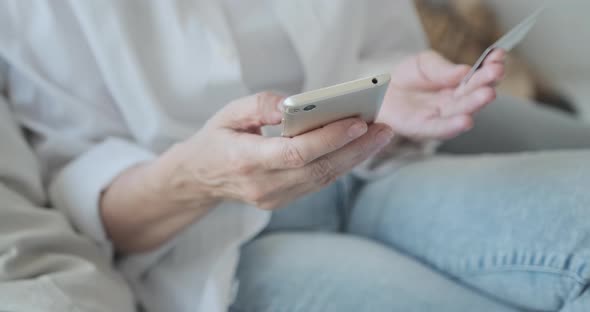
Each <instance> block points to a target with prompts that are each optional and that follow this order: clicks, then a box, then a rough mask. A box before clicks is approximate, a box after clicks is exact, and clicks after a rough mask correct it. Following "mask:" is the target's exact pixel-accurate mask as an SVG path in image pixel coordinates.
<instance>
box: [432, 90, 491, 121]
mask: <svg viewBox="0 0 590 312" xmlns="http://www.w3.org/2000/svg"><path fill="white" fill-rule="evenodd" d="M495 99H496V90H495V89H494V88H492V87H483V88H480V89H479V90H476V91H474V92H472V93H470V94H467V95H465V96H462V97H459V98H457V99H454V98H452V97H451V98H450V100H449V102H447V103H443V104H442V105H440V111H441V115H442V116H443V117H452V116H455V115H472V114H474V113H476V112H478V111H480V110H481V109H483V108H484V107H485V106H486V105H487V104H490V103H491V102H493V101H494V100H495Z"/></svg>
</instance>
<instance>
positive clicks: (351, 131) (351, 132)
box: [348, 122, 367, 138]
mask: <svg viewBox="0 0 590 312" xmlns="http://www.w3.org/2000/svg"><path fill="white" fill-rule="evenodd" d="M365 132H367V124H366V123H364V122H362V123H356V124H354V125H353V126H352V127H350V128H348V136H350V137H351V138H358V137H360V136H361V135H363V134H365Z"/></svg>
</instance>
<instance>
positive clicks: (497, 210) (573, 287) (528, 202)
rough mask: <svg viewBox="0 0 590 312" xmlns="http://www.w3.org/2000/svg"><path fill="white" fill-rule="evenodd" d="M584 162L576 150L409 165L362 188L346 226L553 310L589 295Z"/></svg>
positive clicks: (501, 293) (495, 291)
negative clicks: (587, 289)
mask: <svg viewBox="0 0 590 312" xmlns="http://www.w3.org/2000/svg"><path fill="white" fill-rule="evenodd" d="M589 160H590V151H578V152H551V153H539V154H515V155H507V156H506V155H505V156H499V155H498V156H479V157H477V156H470V157H440V158H435V159H432V160H428V161H424V162H420V163H416V164H414V165H409V166H407V167H405V168H403V169H401V170H399V171H398V172H397V173H396V174H395V175H394V176H391V177H389V178H386V179H383V180H381V181H378V182H375V183H371V184H368V185H366V186H365V187H364V188H363V189H362V190H361V192H360V193H359V195H358V197H357V201H356V204H355V206H354V208H353V210H352V214H351V217H350V226H349V228H348V229H347V231H349V232H350V233H352V234H356V235H361V236H365V237H368V238H371V239H374V240H377V241H380V242H382V243H384V244H386V245H389V246H392V247H393V248H395V249H397V250H400V251H401V252H403V253H405V254H409V255H411V256H413V257H416V258H417V259H419V260H420V261H422V262H424V263H426V264H428V265H430V266H432V267H435V268H436V269H438V270H439V271H441V272H445V273H446V274H449V275H450V276H453V277H455V278H457V279H459V280H460V281H462V282H463V283H466V284H468V285H471V286H473V287H475V288H477V289H479V290H481V291H483V292H485V293H487V294H488V295H490V296H494V297H495V298H498V299H501V300H502V301H504V302H508V303H511V304H514V305H518V306H520V307H523V308H528V309H538V310H543V311H545V310H550V311H555V310H558V309H560V308H562V306H563V304H564V303H565V302H571V303H572V304H573V302H575V301H576V300H577V299H578V298H579V297H580V296H582V297H583V296H586V297H588V296H590V294H589V293H587V291H586V293H584V291H585V290H586V288H587V287H588V285H589V284H590V192H588V188H589V187H590V170H588V169H586V170H584V168H588V167H587V166H583V164H584V163H585V162H588V161H589ZM579 300H583V299H579ZM585 300H588V299H585Z"/></svg>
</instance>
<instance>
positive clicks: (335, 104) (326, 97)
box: [282, 74, 391, 137]
mask: <svg viewBox="0 0 590 312" xmlns="http://www.w3.org/2000/svg"><path fill="white" fill-rule="evenodd" d="M390 79H391V78H390V76H389V74H382V75H377V76H371V77H367V78H363V79H359V80H354V81H350V82H346V83H342V84H338V85H334V86H331V87H327V88H322V89H318V90H314V91H310V92H305V93H301V94H297V95H293V96H290V97H288V98H287V99H285V100H284V101H283V132H282V135H283V136H285V137H294V136H297V135H300V134H303V133H305V132H308V131H311V130H314V129H317V128H320V127H323V126H325V125H327V124H329V123H332V122H334V121H337V120H341V119H345V118H350V117H359V118H361V119H363V120H364V121H365V122H367V123H372V122H374V121H375V118H376V117H377V114H378V113H379V110H380V108H381V103H382V102H383V98H384V97H385V92H386V91H387V87H388V86H389V81H390Z"/></svg>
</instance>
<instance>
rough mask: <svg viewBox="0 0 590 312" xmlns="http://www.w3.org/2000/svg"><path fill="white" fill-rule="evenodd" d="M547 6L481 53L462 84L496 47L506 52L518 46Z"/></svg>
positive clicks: (462, 84)
mask: <svg viewBox="0 0 590 312" xmlns="http://www.w3.org/2000/svg"><path fill="white" fill-rule="evenodd" d="M546 8H547V5H543V6H541V7H540V8H539V9H537V10H536V11H535V12H534V13H533V14H531V15H530V16H529V17H527V18H526V19H525V20H524V21H522V22H521V23H520V24H518V25H516V27H514V28H513V29H512V30H510V31H509V32H508V33H506V34H505V35H504V36H503V37H502V38H500V39H499V40H498V41H496V43H494V44H492V45H491V46H490V47H489V48H487V49H486V50H485V52H484V53H483V54H482V55H481V57H480V58H479V59H478V60H477V62H476V63H475V65H473V67H472V68H471V70H470V71H469V73H468V74H467V76H465V78H463V81H462V82H461V86H464V85H465V84H467V82H469V80H470V79H471V78H472V77H473V75H474V74H475V72H476V71H477V70H478V69H479V68H480V67H481V66H482V65H483V63H484V62H485V60H486V58H487V57H488V56H489V55H490V53H492V51H494V50H495V49H503V50H505V51H506V52H508V51H510V50H512V49H513V48H514V47H515V46H517V45H518V44H519V43H520V42H521V41H522V40H523V39H524V38H525V37H526V35H527V34H528V33H529V31H530V30H531V29H532V28H533V26H535V23H536V22H537V19H538V17H539V16H540V15H541V14H542V13H543V11H544V10H545V9H546Z"/></svg>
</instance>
